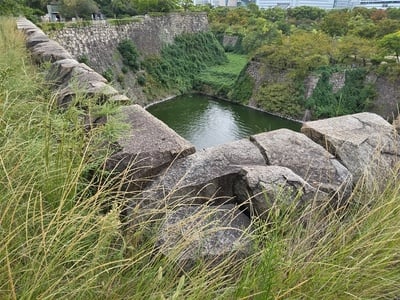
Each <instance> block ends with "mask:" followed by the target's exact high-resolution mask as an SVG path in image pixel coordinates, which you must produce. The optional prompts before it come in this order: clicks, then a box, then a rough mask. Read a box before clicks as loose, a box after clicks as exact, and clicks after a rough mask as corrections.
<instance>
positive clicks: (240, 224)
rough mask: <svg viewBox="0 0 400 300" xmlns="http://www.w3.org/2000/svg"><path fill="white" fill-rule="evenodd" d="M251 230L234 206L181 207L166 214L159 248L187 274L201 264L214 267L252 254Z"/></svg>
mask: <svg viewBox="0 0 400 300" xmlns="http://www.w3.org/2000/svg"><path fill="white" fill-rule="evenodd" d="M249 226H250V219H249V218H248V217H247V216H246V215H245V214H243V213H242V212H241V211H240V210H238V209H237V208H236V207H235V206H234V205H229V204H228V205H222V206H206V205H194V206H181V207H179V208H177V209H176V210H173V211H170V212H168V213H167V215H166V219H165V222H164V223H163V225H162V227H161V229H160V231H159V233H158V237H157V242H156V244H157V246H158V249H159V251H161V253H162V254H164V255H165V256H167V257H168V258H170V259H172V260H174V261H176V263H177V264H178V265H179V266H180V267H182V268H183V269H185V270H189V269H190V268H191V267H193V266H194V265H195V263H196V262H197V261H199V260H200V261H203V262H204V263H206V264H208V265H209V266H211V267H212V266H216V265H218V263H219V262H221V261H222V260H223V259H226V258H232V259H240V258H243V257H246V256H248V255H249V254H250V252H251V240H250V238H249V236H248V235H247V234H246V230H248V229H249Z"/></svg>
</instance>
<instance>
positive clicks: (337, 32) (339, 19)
mask: <svg viewBox="0 0 400 300" xmlns="http://www.w3.org/2000/svg"><path fill="white" fill-rule="evenodd" d="M349 19H350V15H349V13H348V12H347V11H340V10H333V11H331V12H329V13H328V14H327V15H326V16H325V18H324V19H323V20H322V21H321V25H320V26H321V29H322V30H323V31H324V32H326V33H327V34H329V35H330V36H332V37H336V36H343V35H345V34H346V33H347V31H348V25H347V23H348V21H349Z"/></svg>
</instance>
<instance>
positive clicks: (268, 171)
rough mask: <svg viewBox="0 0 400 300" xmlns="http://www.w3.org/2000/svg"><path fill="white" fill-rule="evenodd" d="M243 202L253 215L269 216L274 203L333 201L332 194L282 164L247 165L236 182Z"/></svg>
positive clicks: (298, 203) (282, 204)
mask: <svg viewBox="0 0 400 300" xmlns="http://www.w3.org/2000/svg"><path fill="white" fill-rule="evenodd" d="M234 192H235V195H236V198H237V201H238V202H239V203H244V204H245V206H246V207H248V210H249V212H250V214H251V215H256V216H258V217H261V218H263V219H267V218H268V213H269V211H270V209H271V208H272V207H279V208H281V209H284V208H285V207H286V208H288V207H292V208H295V207H297V208H298V209H301V208H302V207H304V206H306V205H307V204H310V203H311V202H313V201H314V202H315V203H317V202H322V201H325V202H326V201H329V196H328V195H327V194H326V193H324V192H322V191H319V190H317V189H316V188H313V187H312V186H311V185H309V184H308V183H307V182H306V181H304V179H302V178H301V177H300V176H298V175H296V174H295V173H293V171H291V170H290V169H288V168H285V167H280V166H245V167H243V168H242V170H241V172H240V177H238V178H237V180H236V182H235V184H234Z"/></svg>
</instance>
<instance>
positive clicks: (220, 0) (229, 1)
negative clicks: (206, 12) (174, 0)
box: [193, 0, 238, 7]
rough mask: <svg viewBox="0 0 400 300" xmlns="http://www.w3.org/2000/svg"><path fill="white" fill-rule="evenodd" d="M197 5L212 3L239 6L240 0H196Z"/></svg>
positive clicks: (213, 4)
mask: <svg viewBox="0 0 400 300" xmlns="http://www.w3.org/2000/svg"><path fill="white" fill-rule="evenodd" d="M193 3H194V4H195V5H205V4H211V5H212V6H233V7H235V6H237V4H238V0H194V1H193Z"/></svg>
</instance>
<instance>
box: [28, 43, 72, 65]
mask: <svg viewBox="0 0 400 300" xmlns="http://www.w3.org/2000/svg"><path fill="white" fill-rule="evenodd" d="M31 52H32V57H33V59H34V60H35V61H36V62H37V63H42V62H55V61H57V60H60V59H66V58H72V56H71V54H69V53H68V52H67V50H65V49H64V48H63V47H62V46H61V45H60V44H59V43H57V42H55V41H52V40H50V41H48V42H43V43H40V44H36V45H35V46H33V47H32V48H31Z"/></svg>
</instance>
